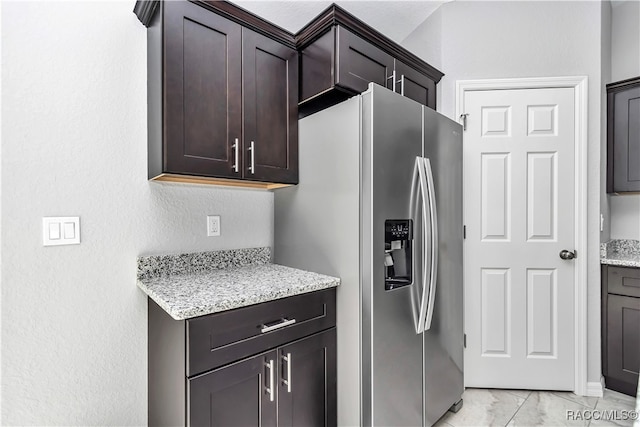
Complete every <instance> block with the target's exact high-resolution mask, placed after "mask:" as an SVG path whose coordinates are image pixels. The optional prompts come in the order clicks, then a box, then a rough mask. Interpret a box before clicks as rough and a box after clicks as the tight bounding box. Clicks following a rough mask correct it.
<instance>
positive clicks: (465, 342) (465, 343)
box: [463, 334, 467, 348]
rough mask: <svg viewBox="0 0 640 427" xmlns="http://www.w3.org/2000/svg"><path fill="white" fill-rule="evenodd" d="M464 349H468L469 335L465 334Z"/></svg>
mask: <svg viewBox="0 0 640 427" xmlns="http://www.w3.org/2000/svg"><path fill="white" fill-rule="evenodd" d="M463 345H464V348H467V334H464V343H463Z"/></svg>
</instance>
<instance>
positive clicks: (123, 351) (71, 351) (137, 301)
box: [0, 1, 273, 425]
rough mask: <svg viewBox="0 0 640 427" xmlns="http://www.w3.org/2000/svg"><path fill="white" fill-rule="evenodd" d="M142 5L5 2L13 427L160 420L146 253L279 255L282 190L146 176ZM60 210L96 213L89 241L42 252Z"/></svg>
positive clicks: (5, 249)
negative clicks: (139, 265) (48, 226)
mask: <svg viewBox="0 0 640 427" xmlns="http://www.w3.org/2000/svg"><path fill="white" fill-rule="evenodd" d="M133 4H134V2H132V1H118V2H6V1H3V2H2V33H1V35H2V88H3V89H4V90H3V91H2V118H3V119H4V120H3V122H2V124H3V127H2V157H1V172H2V175H1V177H2V181H1V185H2V186H1V191H2V193H1V199H0V202H1V208H2V211H1V221H2V222H1V231H2V245H1V251H2V254H3V258H2V275H1V280H2V300H1V302H2V341H1V345H2V348H1V353H2V379H1V386H2V406H1V408H2V417H1V420H0V421H1V423H2V424H3V425H16V424H22V425H24V424H31V425H62V424H64V425H144V424H146V420H147V415H146V411H147V383H146V381H147V363H146V357H147V347H146V346H147V337H146V327H147V325H146V321H147V319H146V313H147V309H146V298H145V297H144V295H143V294H142V292H141V291H139V290H138V289H137V288H136V285H135V274H136V264H135V260H136V257H137V256H138V255H141V254H151V253H169V252H181V251H205V250H216V249H226V248H240V247H255V246H271V245H272V241H273V194H271V193H268V192H262V191H250V190H229V189H221V188H215V187H207V186H185V185H178V184H157V183H149V182H148V181H147V180H146V138H147V132H146V30H145V28H144V27H143V26H142V25H141V24H140V23H139V22H138V21H137V19H136V17H135V15H134V14H133V13H132V9H133ZM207 214H220V215H221V216H222V236H221V237H219V238H213V237H210V238H208V237H206V227H205V224H206V222H205V216H206V215H207ZM59 215H60V216H62V215H78V216H80V218H81V228H82V233H81V234H82V243H81V244H80V245H76V246H63V247H43V246H42V237H41V233H42V231H41V227H42V225H41V221H42V220H41V218H42V217H43V216H59Z"/></svg>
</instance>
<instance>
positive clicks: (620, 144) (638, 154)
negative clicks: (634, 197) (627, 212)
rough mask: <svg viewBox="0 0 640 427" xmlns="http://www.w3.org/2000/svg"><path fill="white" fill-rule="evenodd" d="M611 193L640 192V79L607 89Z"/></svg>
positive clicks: (608, 174)
mask: <svg viewBox="0 0 640 427" xmlns="http://www.w3.org/2000/svg"><path fill="white" fill-rule="evenodd" d="M607 90H608V92H609V93H608V97H607V108H608V119H607V126H608V130H607V132H608V135H607V145H608V149H607V191H608V192H610V193H611V192H615V193H619V192H620V193H621V192H637V191H640V78H636V79H630V80H626V81H624V82H620V83H612V84H611V85H607Z"/></svg>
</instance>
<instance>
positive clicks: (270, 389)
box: [264, 359, 274, 402]
mask: <svg viewBox="0 0 640 427" xmlns="http://www.w3.org/2000/svg"><path fill="white" fill-rule="evenodd" d="M264 366H266V367H267V369H269V387H267V393H269V400H270V401H271V402H273V400H274V397H273V359H271V360H269V363H266V362H265V364H264Z"/></svg>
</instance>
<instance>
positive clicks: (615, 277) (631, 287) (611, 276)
mask: <svg viewBox="0 0 640 427" xmlns="http://www.w3.org/2000/svg"><path fill="white" fill-rule="evenodd" d="M607 286H608V288H607V292H608V293H610V294H618V295H625V296H629V297H638V298H640V268H626V267H611V266H609V268H608V271H607Z"/></svg>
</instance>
